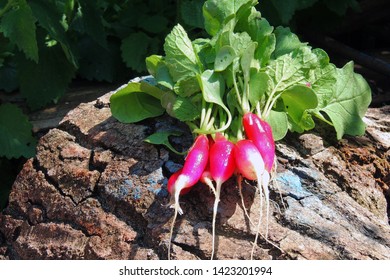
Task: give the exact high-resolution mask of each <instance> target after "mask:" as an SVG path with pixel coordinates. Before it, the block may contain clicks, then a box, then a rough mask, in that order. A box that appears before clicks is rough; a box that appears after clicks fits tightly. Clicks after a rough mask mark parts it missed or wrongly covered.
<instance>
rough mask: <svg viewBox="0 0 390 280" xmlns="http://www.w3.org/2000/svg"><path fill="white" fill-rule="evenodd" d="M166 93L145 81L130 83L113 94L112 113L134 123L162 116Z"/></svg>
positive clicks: (118, 117) (124, 120)
mask: <svg viewBox="0 0 390 280" xmlns="http://www.w3.org/2000/svg"><path fill="white" fill-rule="evenodd" d="M164 93H165V92H164V91H162V90H160V89H159V88H157V87H154V86H151V85H149V84H147V83H145V82H141V83H129V84H128V85H127V86H126V87H124V88H122V89H120V90H118V91H117V92H116V93H114V94H113V95H112V96H111V98H110V108H111V113H112V115H113V116H114V117H115V118H116V119H118V120H119V121H121V122H124V123H134V122H138V121H141V120H144V119H147V118H151V117H157V116H160V115H162V114H163V113H164V111H165V109H164V108H163V107H162V106H161V103H160V100H161V98H162V96H163V95H164ZM158 97H159V99H158Z"/></svg>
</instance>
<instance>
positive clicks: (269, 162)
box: [242, 113, 275, 172]
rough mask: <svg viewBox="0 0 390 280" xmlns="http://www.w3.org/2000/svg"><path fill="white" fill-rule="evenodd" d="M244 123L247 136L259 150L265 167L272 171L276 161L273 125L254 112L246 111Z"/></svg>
mask: <svg viewBox="0 0 390 280" xmlns="http://www.w3.org/2000/svg"><path fill="white" fill-rule="evenodd" d="M242 123H243V126H244V130H245V134H246V136H247V138H248V139H250V140H252V141H253V143H254V144H255V146H256V147H257V149H258V150H259V152H260V154H261V157H262V158H263V161H264V165H265V169H266V170H267V171H268V172H271V170H272V167H273V165H274V161H275V141H274V139H273V135H272V128H271V126H270V125H269V124H268V123H267V122H266V121H264V120H262V119H260V118H259V117H258V116H257V115H256V114H253V113H246V114H245V115H244V117H243V118H242Z"/></svg>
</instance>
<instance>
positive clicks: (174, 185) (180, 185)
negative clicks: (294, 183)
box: [168, 134, 209, 259]
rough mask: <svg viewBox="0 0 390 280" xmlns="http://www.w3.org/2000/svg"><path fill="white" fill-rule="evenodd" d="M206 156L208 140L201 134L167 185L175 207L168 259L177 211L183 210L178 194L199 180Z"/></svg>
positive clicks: (205, 162)
mask: <svg viewBox="0 0 390 280" xmlns="http://www.w3.org/2000/svg"><path fill="white" fill-rule="evenodd" d="M208 157H209V140H208V138H207V136H206V135H203V134H201V135H199V136H197V137H196V139H195V142H194V144H193V145H192V147H191V148H190V149H189V152H188V155H187V157H186V159H185V162H184V166H183V168H182V169H181V172H180V173H179V174H178V175H177V178H173V179H172V181H171V186H168V190H169V192H170V194H171V207H172V208H174V209H175V212H174V216H173V221H172V225H171V231H170V236H169V245H168V259H170V252H171V243H172V235H173V228H174V225H175V222H176V218H177V213H179V214H183V210H182V209H181V208H180V204H179V197H180V194H181V193H182V191H185V190H187V189H189V188H191V187H192V186H194V185H195V184H196V183H197V182H198V181H199V179H200V178H201V176H202V174H203V172H204V170H205V168H206V166H207V162H208ZM175 176H176V175H175ZM175 179H176V180H175ZM168 185H169V184H168Z"/></svg>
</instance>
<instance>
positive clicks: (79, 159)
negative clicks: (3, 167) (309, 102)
mask: <svg viewBox="0 0 390 280" xmlns="http://www.w3.org/2000/svg"><path fill="white" fill-rule="evenodd" d="M111 94H112V93H108V94H106V95H104V96H102V97H101V98H99V99H98V100H96V101H95V102H91V103H85V104H81V105H80V106H78V107H77V108H76V109H74V110H72V111H71V112H70V113H69V114H68V115H67V116H66V117H65V118H64V119H63V120H62V122H61V123H60V125H59V127H58V128H56V129H52V130H50V131H49V132H48V133H47V134H46V135H45V136H43V137H42V138H41V139H40V141H39V144H38V148H37V155H36V157H35V158H32V159H30V160H28V161H27V162H26V164H25V165H24V168H23V170H22V171H21V172H20V174H19V175H18V177H17V179H16V181H15V183H14V185H13V188H12V192H11V194H10V197H9V204H8V206H7V208H6V209H4V210H3V212H2V213H1V214H0V259H166V258H167V245H168V235H169V228H170V222H171V218H172V212H173V211H172V209H170V208H169V207H167V206H166V205H167V203H168V202H169V196H168V193H167V191H166V183H167V177H169V175H170V174H171V173H172V172H174V171H175V169H177V168H178V167H180V164H181V163H182V158H181V157H178V156H175V155H172V154H171V153H169V152H168V151H167V150H166V149H164V147H159V146H153V145H150V144H148V143H145V142H144V141H143V139H144V138H145V137H147V136H148V135H150V134H151V133H152V132H154V131H158V130H164V129H166V128H169V127H175V130H178V129H180V130H182V131H183V135H184V136H182V137H180V138H176V139H172V140H173V142H174V143H176V145H182V146H184V147H188V146H189V145H190V144H191V138H190V136H189V134H188V132H187V131H186V129H185V127H181V126H180V124H177V123H176V122H175V121H174V120H172V119H170V118H169V117H162V118H158V119H155V120H149V121H144V122H141V123H139V124H122V123H119V122H118V121H116V120H115V119H114V118H113V117H112V116H111V114H110V109H109V97H110V95H111ZM389 113H390V107H383V108H380V109H369V111H368V113H367V116H366V118H365V121H366V123H367V125H368V128H367V133H366V135H365V136H362V137H346V138H345V139H343V140H341V141H339V142H336V141H334V140H330V139H334V138H335V137H334V135H333V132H332V131H329V130H328V129H327V128H324V129H321V128H320V129H318V130H317V131H316V132H313V133H306V134H304V135H301V136H298V135H294V134H291V135H289V137H288V138H287V139H288V140H286V141H283V142H281V143H278V144H277V154H278V160H279V162H278V169H277V171H278V175H277V177H276V179H275V180H274V181H273V183H272V185H271V187H270V188H271V199H272V203H271V207H270V217H269V235H268V241H267V240H265V239H264V238H260V240H259V242H258V246H257V247H256V250H255V255H254V257H255V258H256V259H390V226H389V212H390V209H389V201H390V190H389V186H390V175H389V174H390V171H389V170H390V164H389V162H390V160H389V159H390V152H389V147H390V117H389V116H390V114H389ZM178 147H179V146H178ZM243 197H244V204H245V207H246V208H247V209H248V212H249V216H250V220H252V221H254V222H255V223H256V222H257V218H258V215H259V213H258V212H259V210H258V209H259V200H258V195H257V193H256V191H255V188H254V187H253V186H252V185H251V184H250V183H249V182H245V184H244V188H243ZM213 201H214V199H213V197H212V195H211V193H210V192H209V191H208V189H207V188H206V187H205V186H203V185H200V184H199V185H197V186H195V187H194V188H193V189H192V190H191V192H190V193H189V194H188V195H186V196H184V197H183V199H182V203H181V205H182V208H183V210H184V215H182V216H180V217H179V218H178V221H177V223H176V226H175V230H174V236H173V246H172V247H173V248H172V258H176V259H207V258H209V257H210V254H211V216H212V207H213ZM264 215H265V211H264V213H263V217H264ZM250 220H249V219H248V218H247V217H246V216H245V212H244V210H243V206H242V203H241V198H240V196H239V192H238V188H237V186H236V183H235V180H233V179H232V180H230V181H229V182H228V183H227V184H226V186H224V188H223V191H222V196H221V202H220V206H219V210H218V220H217V237H216V240H217V249H216V258H217V259H249V258H250V253H251V248H252V242H253V240H254V234H255V228H256V227H255V226H253V225H251V222H250ZM261 233H262V234H263V235H264V234H265V227H262V230H261Z"/></svg>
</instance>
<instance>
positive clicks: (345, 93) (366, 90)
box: [319, 62, 371, 139]
mask: <svg viewBox="0 0 390 280" xmlns="http://www.w3.org/2000/svg"><path fill="white" fill-rule="evenodd" d="M353 66H354V64H353V62H349V63H347V64H346V65H345V66H344V67H343V68H341V69H337V71H336V74H337V82H336V84H335V85H334V89H333V95H332V96H331V97H330V98H329V97H327V98H326V99H325V100H322V104H324V103H327V105H326V106H325V107H322V108H319V110H320V111H322V112H325V113H326V114H327V115H328V116H329V118H330V120H331V121H332V123H333V125H334V128H335V130H336V132H337V138H338V139H341V138H342V137H343V135H344V134H349V135H362V134H364V131H365V124H364V122H363V120H362V118H363V117H364V114H365V113H366V111H367V108H368V106H369V104H370V102H371V90H370V87H369V85H368V83H367V82H366V80H364V79H363V77H362V76H361V75H359V74H356V73H354V71H353V69H354V68H353ZM323 97H324V96H323ZM328 98H329V99H328Z"/></svg>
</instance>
